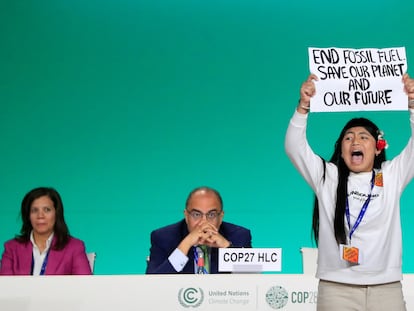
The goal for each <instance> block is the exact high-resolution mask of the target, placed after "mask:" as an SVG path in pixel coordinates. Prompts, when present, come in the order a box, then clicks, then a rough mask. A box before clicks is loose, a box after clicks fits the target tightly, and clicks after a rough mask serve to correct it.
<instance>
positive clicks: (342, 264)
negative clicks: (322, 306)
mask: <svg viewBox="0 0 414 311" xmlns="http://www.w3.org/2000/svg"><path fill="white" fill-rule="evenodd" d="M307 116H308V115H307V114H306V115H305V114H300V113H298V112H296V111H295V113H294V115H293V117H292V119H291V120H290V124H289V127H288V130H287V133H286V140H285V149H286V152H287V154H288V156H289V158H290V160H291V161H292V163H293V164H294V166H295V167H296V168H297V170H298V171H299V172H300V173H301V175H302V176H303V177H304V178H305V180H306V181H307V183H308V184H309V185H310V186H311V188H312V189H313V191H314V192H315V194H316V195H317V197H318V201H319V245H318V269H317V273H316V277H317V278H319V279H322V280H326V281H333V282H339V283H348V284H358V285H372V284H383V283H389V282H395V281H399V280H401V279H402V268H401V266H402V262H401V261H402V234H401V222H400V197H401V194H402V191H403V190H404V188H405V187H406V186H407V184H408V183H409V182H410V180H411V179H412V178H413V177H414V161H413V159H414V140H413V135H414V134H413V133H414V110H410V124H411V137H410V139H409V141H408V144H407V146H406V147H405V148H404V149H403V151H402V152H401V153H400V154H399V155H398V156H396V157H395V158H394V159H393V160H391V161H385V162H384V163H382V166H381V169H380V170H375V174H376V176H378V173H382V180H383V184H382V185H381V184H380V183H379V182H377V183H376V185H375V186H374V188H373V189H372V195H371V200H370V202H369V204H368V208H367V210H366V213H365V215H364V217H363V219H362V221H361V223H360V225H359V226H358V227H357V228H356V230H355V231H354V233H353V235H352V240H351V242H350V241H349V228H348V225H347V220H346V218H345V225H346V230H345V233H346V234H347V236H348V243H347V244H348V245H352V246H354V247H357V248H358V249H359V251H360V258H361V260H360V261H361V262H360V264H357V265H352V264H350V263H348V262H346V261H344V260H342V259H341V256H340V249H339V246H338V244H337V242H336V240H335V233H334V216H335V204H336V188H337V185H338V170H337V167H336V166H335V165H334V164H332V163H329V162H327V163H326V173H325V181H323V178H322V177H323V163H322V160H321V158H320V157H319V156H317V155H316V154H315V153H314V152H313V151H312V149H311V148H310V146H309V144H308V141H307V138H306V125H307ZM371 179H372V172H367V173H351V174H350V176H349V178H348V200H349V210H350V220H351V226H353V224H354V223H355V220H356V219H357V217H358V215H359V213H360V210H361V207H362V205H363V204H364V202H365V200H366V198H367V196H368V195H369V193H370V192H371ZM344 217H345V216H344Z"/></svg>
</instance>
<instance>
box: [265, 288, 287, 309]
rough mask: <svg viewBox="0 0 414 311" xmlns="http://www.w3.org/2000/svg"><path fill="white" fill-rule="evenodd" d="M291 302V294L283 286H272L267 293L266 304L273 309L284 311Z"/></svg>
mask: <svg viewBox="0 0 414 311" xmlns="http://www.w3.org/2000/svg"><path fill="white" fill-rule="evenodd" d="M288 300H289V294H288V292H287V291H286V289H284V288H283V287H282V286H272V287H271V288H269V290H268V291H267V293H266V302H267V303H268V305H269V306H271V307H272V308H273V309H282V308H283V307H284V306H286V304H287V303H288Z"/></svg>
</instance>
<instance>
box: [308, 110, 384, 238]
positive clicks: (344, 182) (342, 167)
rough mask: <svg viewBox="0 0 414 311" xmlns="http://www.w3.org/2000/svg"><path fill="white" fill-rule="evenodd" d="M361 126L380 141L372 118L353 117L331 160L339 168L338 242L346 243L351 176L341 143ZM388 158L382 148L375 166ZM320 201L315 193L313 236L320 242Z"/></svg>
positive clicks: (336, 235) (336, 145) (336, 218)
mask: <svg viewBox="0 0 414 311" xmlns="http://www.w3.org/2000/svg"><path fill="white" fill-rule="evenodd" d="M357 126H361V127H364V128H365V129H366V130H367V131H368V132H369V133H370V134H371V135H372V136H373V137H374V138H375V141H378V135H379V134H380V131H379V129H378V127H377V126H376V125H375V124H374V123H373V122H372V121H370V120H368V119H365V118H354V119H351V120H350V121H349V122H348V123H347V124H345V126H344V128H343V129H342V131H341V134H340V135H339V137H338V139H337V141H336V143H335V147H334V152H333V154H332V157H331V159H330V160H329V162H331V163H333V164H335V165H336V166H337V168H338V186H337V188H336V206H335V218H334V231H335V239H336V241H337V242H338V244H345V243H346V234H345V220H344V219H345V204H346V198H347V193H348V176H349V168H348V167H347V166H346V164H345V162H344V160H343V158H342V156H341V152H342V151H341V143H342V140H343V138H344V136H345V133H346V131H347V130H348V129H350V128H352V127H357ZM385 160H386V156H385V150H382V151H381V153H380V154H379V155H377V156H376V157H375V159H374V168H377V169H378V168H380V167H381V163H382V162H384V161H385ZM322 161H323V167H324V173H323V179H325V170H326V163H325V160H323V159H322ZM318 232H319V202H318V198H317V197H316V195H315V201H314V207H313V219H312V233H313V238H314V240H315V242H316V244H318V241H319V237H318Z"/></svg>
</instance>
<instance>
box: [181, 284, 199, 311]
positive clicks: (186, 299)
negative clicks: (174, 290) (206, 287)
mask: <svg viewBox="0 0 414 311" xmlns="http://www.w3.org/2000/svg"><path fill="white" fill-rule="evenodd" d="M203 300H204V293H203V290H202V289H201V288H198V289H197V288H193V287H188V288H185V289H183V288H181V289H180V291H179V292H178V301H179V302H180V305H182V306H183V307H185V308H189V307H192V308H197V307H198V306H200V305H201V304H202V303H203Z"/></svg>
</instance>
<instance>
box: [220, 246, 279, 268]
mask: <svg viewBox="0 0 414 311" xmlns="http://www.w3.org/2000/svg"><path fill="white" fill-rule="evenodd" d="M218 251H219V263H218V264H219V265H218V270H219V272H235V273H238V272H239V273H245V272H253V273H260V272H280V271H282V249H281V248H219V250H218Z"/></svg>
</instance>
